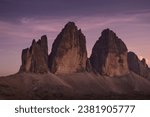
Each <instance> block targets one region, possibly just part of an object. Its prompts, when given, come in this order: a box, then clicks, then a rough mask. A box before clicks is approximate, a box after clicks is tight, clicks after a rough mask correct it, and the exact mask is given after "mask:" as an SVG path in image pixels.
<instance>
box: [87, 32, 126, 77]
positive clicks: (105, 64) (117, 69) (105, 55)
mask: <svg viewBox="0 0 150 117" xmlns="http://www.w3.org/2000/svg"><path fill="white" fill-rule="evenodd" d="M127 51H128V50H127V47H126V45H125V44H124V42H123V41H122V40H121V39H119V38H118V37H117V36H116V34H115V33H114V32H113V31H112V30H110V29H105V30H103V32H102V34H101V36H100V38H99V40H98V41H97V42H96V43H95V45H94V47H93V49H92V54H91V57H90V62H91V65H92V69H93V70H94V71H95V72H98V73H100V74H101V75H106V76H110V77H114V76H122V75H125V74H127V73H128V72H129V69H128V62H127Z"/></svg>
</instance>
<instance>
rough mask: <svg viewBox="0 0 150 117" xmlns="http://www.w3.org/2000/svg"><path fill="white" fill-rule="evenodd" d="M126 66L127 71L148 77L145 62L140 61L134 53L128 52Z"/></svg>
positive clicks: (143, 60)
mask: <svg viewBox="0 0 150 117" xmlns="http://www.w3.org/2000/svg"><path fill="white" fill-rule="evenodd" d="M128 65H129V69H130V70H131V71H133V72H135V73H136V74H138V75H140V76H142V77H145V78H147V77H148V76H149V68H148V65H147V64H146V60H145V59H144V58H143V59H142V60H141V61H140V59H139V58H138V56H137V55H136V54H135V53H134V52H128Z"/></svg>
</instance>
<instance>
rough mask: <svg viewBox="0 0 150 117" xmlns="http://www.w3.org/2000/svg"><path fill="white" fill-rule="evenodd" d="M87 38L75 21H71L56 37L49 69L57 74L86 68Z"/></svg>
mask: <svg viewBox="0 0 150 117" xmlns="http://www.w3.org/2000/svg"><path fill="white" fill-rule="evenodd" d="M86 61H87V50H86V39H85V36H84V34H83V33H82V31H81V29H80V30H78V28H77V26H76V25H75V23H74V22H69V23H67V24H66V25H65V27H64V28H63V29H62V31H61V32H60V34H59V35H58V36H57V38H56V39H55V41H54V43H53V45H52V50H51V53H50V55H49V60H48V62H49V69H50V71H51V72H52V73H55V74H68V73H74V72H82V71H85V70H86Z"/></svg>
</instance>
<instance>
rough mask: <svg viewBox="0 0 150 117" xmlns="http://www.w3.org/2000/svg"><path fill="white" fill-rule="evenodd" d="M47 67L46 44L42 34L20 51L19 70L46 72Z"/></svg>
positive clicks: (45, 38)
mask: <svg viewBox="0 0 150 117" xmlns="http://www.w3.org/2000/svg"><path fill="white" fill-rule="evenodd" d="M48 71H49V69H48V45H47V37H46V36H45V35H44V36H42V37H41V39H40V40H38V41H37V42H36V41H35V40H33V41H32V45H31V47H30V48H26V49H24V50H23V51H22V65H21V67H20V72H32V73H47V72H48Z"/></svg>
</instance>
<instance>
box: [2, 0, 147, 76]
mask: <svg viewBox="0 0 150 117" xmlns="http://www.w3.org/2000/svg"><path fill="white" fill-rule="evenodd" d="M68 21H74V22H75V23H76V25H77V26H78V27H79V28H81V29H82V32H83V33H84V34H85V36H86V39H87V49H88V56H90V53H91V49H92V47H93V45H94V43H95V42H96V40H97V39H98V38H99V37H100V35H101V31H102V30H103V29H105V28H110V29H112V30H113V31H114V32H116V34H117V35H118V36H119V37H120V38H121V39H122V40H123V41H124V42H125V43H126V45H127V47H128V49H129V51H134V52H135V53H136V54H137V55H138V56H139V57H140V58H142V57H145V58H146V59H147V62H148V64H149V65H150V61H149V60H150V53H149V50H150V46H149V45H150V0H132V1H131V0H53V1H52V0H0V76H1V75H9V74H12V73H16V72H17V71H18V70H19V67H20V65H21V51H22V49H24V48H26V47H29V46H30V45H31V42H32V39H34V38H35V39H36V40H37V39H39V38H40V37H41V36H42V35H45V34H46V35H47V36H48V42H49V45H48V46H49V52H50V50H51V45H52V42H53V41H54V39H55V38H56V36H57V35H58V33H59V32H60V31H61V29H62V28H63V27H64V25H65V24H66V23H67V22H68Z"/></svg>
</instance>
